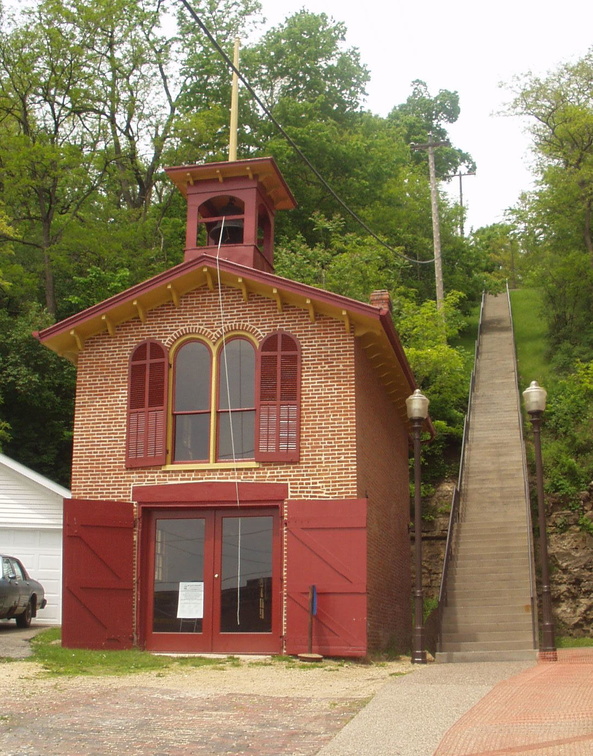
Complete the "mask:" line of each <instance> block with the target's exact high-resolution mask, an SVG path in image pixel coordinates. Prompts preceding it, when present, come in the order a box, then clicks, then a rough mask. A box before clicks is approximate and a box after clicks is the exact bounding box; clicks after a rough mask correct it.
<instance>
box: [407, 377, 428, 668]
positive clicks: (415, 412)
mask: <svg viewBox="0 0 593 756" xmlns="http://www.w3.org/2000/svg"><path fill="white" fill-rule="evenodd" d="M428 405H429V401H428V399H427V398H426V397H425V396H424V395H423V394H422V392H421V391H420V389H416V390H415V391H414V393H413V394H412V395H411V396H409V397H408V398H407V399H406V409H407V412H408V419H409V420H410V423H411V424H412V430H413V434H414V556H415V565H416V580H415V588H414V636H413V639H412V663H413V664H426V651H424V648H423V646H424V643H423V640H424V599H423V596H422V497H421V490H420V482H421V479H420V432H421V430H422V425H423V424H424V421H425V420H426V418H427V417H428Z"/></svg>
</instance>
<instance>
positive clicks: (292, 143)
mask: <svg viewBox="0 0 593 756" xmlns="http://www.w3.org/2000/svg"><path fill="white" fill-rule="evenodd" d="M180 2H181V3H182V5H183V6H184V7H185V9H186V10H187V12H188V13H189V14H190V16H191V17H192V18H193V20H194V21H195V22H196V24H198V26H199V27H200V29H201V30H202V31H203V32H204V34H205V35H206V36H207V37H208V39H209V40H210V42H211V43H212V44H213V45H214V47H215V48H216V50H217V52H218V53H219V55H220V56H221V57H222V58H223V60H224V62H225V63H226V65H227V66H228V67H229V68H230V69H231V70H232V72H233V73H234V74H235V75H236V76H237V77H238V78H239V79H240V80H241V81H242V82H243V84H244V86H245V88H246V89H247V91H248V92H249V94H250V95H251V96H252V97H253V99H254V100H255V102H256V103H257V104H258V105H259V107H260V108H261V109H262V110H263V112H264V113H265V115H266V116H267V117H268V118H269V119H270V121H271V122H272V123H273V124H274V126H275V127H276V128H277V129H278V131H279V132H280V133H281V134H282V136H283V137H284V138H285V139H286V141H287V142H288V143H289V144H290V146H291V147H292V148H293V150H294V151H295V152H296V153H297V155H298V156H299V157H300V158H301V160H302V161H303V162H304V163H305V164H306V165H307V167H308V168H309V170H311V171H312V172H313V173H314V174H315V176H316V178H317V179H318V180H319V181H320V182H321V184H322V185H323V187H324V188H325V189H327V191H328V192H329V193H330V194H331V196H332V197H333V198H334V199H335V200H336V202H337V203H338V204H339V205H340V206H341V207H342V208H343V209H344V210H345V211H346V212H347V213H348V214H349V215H350V216H351V217H352V218H354V220H355V221H356V222H357V223H358V224H359V225H360V226H361V227H362V228H364V230H365V231H366V232H367V233H368V234H369V235H370V236H372V237H373V239H375V241H378V242H379V244H381V245H382V246H383V247H386V248H387V249H388V250H389V251H390V252H392V253H393V254H394V255H397V257H401V258H402V259H403V260H407V261H408V262H411V263H414V264H415V265H431V264H432V263H433V262H434V260H415V259H414V258H412V257H408V256H407V255H404V254H402V253H401V252H398V251H397V250H396V249H394V248H393V247H392V246H391V245H389V244H387V242H384V241H383V239H381V238H380V237H379V236H377V234H376V233H375V232H374V231H373V230H372V229H371V228H370V227H369V226H368V225H367V224H366V223H365V222H364V221H363V220H362V218H360V216H358V215H357V214H356V213H355V212H354V210H352V209H351V208H350V207H349V206H348V205H347V204H346V203H345V202H344V200H343V199H342V198H341V197H340V196H339V195H338V194H337V193H336V192H335V191H334V190H333V188H332V187H331V186H330V185H329V184H328V183H327V181H326V180H325V179H324V178H323V176H322V175H321V173H320V172H319V171H318V170H317V168H316V167H315V166H314V165H313V163H312V162H311V161H310V160H309V158H308V157H307V156H306V155H305V154H304V152H303V151H302V150H301V148H300V147H299V146H298V145H297V143H296V142H295V141H294V139H292V137H291V136H290V135H289V134H287V133H286V131H285V130H284V128H283V127H282V125H281V124H280V123H279V122H278V121H277V120H276V118H275V117H274V115H272V113H271V111H270V109H269V108H268V107H267V105H265V104H264V102H263V101H262V99H261V98H260V97H259V95H258V94H257V92H256V91H255V90H254V89H253V87H252V86H251V84H250V83H249V82H248V81H247V79H246V78H245V77H244V76H243V74H242V73H241V72H240V71H239V69H238V68H237V67H236V66H235V65H234V63H233V61H232V60H231V59H230V58H229V56H228V55H227V54H226V52H225V51H224V50H223V48H222V47H221V46H220V45H219V43H218V41H217V40H216V38H215V37H214V36H213V34H212V33H211V32H210V30H209V29H208V27H207V26H206V25H205V24H204V23H203V21H202V20H201V18H200V17H199V16H198V14H197V13H196V11H195V10H194V9H193V8H192V6H191V5H190V4H189V2H188V1H187V0H180Z"/></svg>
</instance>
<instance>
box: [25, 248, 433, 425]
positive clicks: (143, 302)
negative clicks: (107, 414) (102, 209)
mask: <svg viewBox="0 0 593 756" xmlns="http://www.w3.org/2000/svg"><path fill="white" fill-rule="evenodd" d="M219 279H220V284H221V285H222V286H228V287H231V288H234V289H239V290H240V291H241V292H242V295H243V299H244V300H245V302H247V301H248V300H249V295H250V294H258V295H260V296H263V297H266V298H268V299H272V300H274V301H275V302H276V305H277V307H278V309H279V310H280V311H281V310H282V308H283V307H284V306H285V305H292V306H294V307H298V308H300V309H303V310H305V311H307V312H308V314H309V317H310V318H311V320H312V321H314V320H315V318H316V317H317V316H318V315H326V316H329V317H331V318H334V319H336V320H339V321H341V322H343V324H344V328H345V330H346V331H347V332H348V333H350V332H353V333H354V334H355V335H356V336H358V337H359V338H360V340H361V344H362V347H363V349H364V350H365V352H366V355H367V357H368V358H369V360H370V362H371V364H372V365H373V366H374V368H375V370H376V371H377V374H378V376H379V378H380V380H381V381H382V382H383V384H384V385H385V387H386V389H387V391H388V393H389V394H390V395H391V397H392V399H393V401H394V402H395V403H396V405H397V406H398V408H399V409H400V411H402V410H403V412H404V414H405V400H406V398H407V397H408V396H409V395H410V394H411V393H412V392H413V390H414V389H415V388H416V387H417V386H416V381H415V379H414V376H413V374H412V370H411V368H410V365H409V363H408V361H407V358H406V356H405V353H404V350H403V347H402V344H401V342H400V339H399V336H398V334H397V331H396V330H395V327H394V325H393V321H392V319H391V315H390V313H389V311H388V310H386V309H380V308H379V307H376V306H375V305H370V304H365V303H364V302H359V301H357V300H354V299H350V298H349V297H344V296H341V295H339V294H333V293H331V292H328V291H324V290H323V289H317V288H315V287H313V286H308V285H306V284H302V283H298V282H297V281H291V280H289V279H286V278H281V277H280V276H277V275H275V274H272V273H266V272H263V271H260V270H256V269H254V268H251V267H246V266H244V265H239V264H238V263H235V262H231V261H229V260H220V259H219V260H217V259H216V258H214V257H211V256H209V255H201V256H199V257H197V258H195V259H193V260H188V261H186V262H183V263H180V264H179V265H176V266H175V267H173V268H170V269H169V270H166V271H164V272H163V273H159V274H158V275H156V276H154V277H153V278H150V279H148V280H147V281H144V282H142V283H139V284H137V285H136V286H132V287H131V288H130V289H127V290H126V291H123V292H121V293H119V294H116V295H115V296H113V297H110V298H109V299H106V300H105V301H104V302H100V303H99V304H96V305H93V306H92V307H89V308H88V309H86V310H83V311H82V312H80V313H78V314H76V315H72V316H71V317H69V318H66V319H65V320H62V321H61V322H59V323H56V324H55V325H52V326H49V327H48V328H45V329H44V330H42V331H39V332H35V333H34V334H33V335H34V336H35V337H36V338H37V339H38V340H39V341H40V342H41V343H42V344H44V345H45V346H47V347H49V348H50V349H52V350H53V351H54V352H57V353H58V354H59V355H61V356H63V357H66V358H67V359H69V360H71V361H72V362H76V358H77V355H78V353H79V352H80V351H81V350H82V349H84V345H85V342H86V341H87V339H89V338H90V337H92V336H94V335H96V334H98V333H101V332H105V331H107V332H108V333H109V334H110V335H114V334H115V332H116V328H117V326H118V325H119V324H120V323H123V322H126V321H129V320H131V319H132V318H139V319H140V320H141V321H143V322H144V321H145V319H146V313H147V312H148V311H149V310H152V309H154V308H156V307H159V306H160V305H162V304H165V303H167V302H173V303H174V304H176V305H177V304H178V303H179V300H180V298H181V297H182V296H183V295H184V294H186V293H187V292H189V291H192V290H194V289H197V288H200V287H203V286H207V287H208V288H210V289H212V290H213V289H214V288H215V287H216V286H217V285H218V282H219ZM429 426H430V430H431V433H432V432H433V429H432V424H430V421H429Z"/></svg>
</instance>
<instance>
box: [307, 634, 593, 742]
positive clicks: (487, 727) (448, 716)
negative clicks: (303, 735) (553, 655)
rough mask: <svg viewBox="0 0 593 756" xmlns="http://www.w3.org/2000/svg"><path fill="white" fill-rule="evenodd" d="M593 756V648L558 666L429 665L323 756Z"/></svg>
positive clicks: (572, 652)
mask: <svg viewBox="0 0 593 756" xmlns="http://www.w3.org/2000/svg"><path fill="white" fill-rule="evenodd" d="M361 754H364V756H388V755H389V756H503V754H508V755H509V756H510V754H513V756H516V755H517V754H529V755H530V756H590V755H591V754H593V648H591V649H566V650H560V651H559V652H558V661H557V662H541V663H539V664H535V665H533V664H529V663H527V662H476V663H472V664H461V663H460V664H438V665H436V664H429V665H427V666H426V667H419V668H418V669H416V670H415V671H414V672H413V673H412V674H410V675H408V676H406V677H405V678H400V679H396V680H393V682H391V683H388V684H387V685H385V686H384V687H383V688H382V689H381V690H380V691H379V693H378V694H377V695H376V696H375V698H374V699H373V700H372V701H371V702H370V704H369V705H368V706H367V707H366V708H365V709H364V710H363V711H362V712H360V714H358V715H357V716H356V717H355V718H354V719H353V720H351V721H350V722H349V723H348V724H347V725H346V727H344V728H343V729H342V730H341V731H340V732H339V733H338V734H337V735H336V736H335V737H334V738H333V740H332V741H330V743H329V744H328V745H326V746H325V747H324V748H322V749H321V751H319V754H318V756H360V755H361Z"/></svg>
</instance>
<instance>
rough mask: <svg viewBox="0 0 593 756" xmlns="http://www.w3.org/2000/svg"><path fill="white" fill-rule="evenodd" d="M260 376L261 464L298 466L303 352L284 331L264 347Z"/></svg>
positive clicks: (258, 453) (257, 448)
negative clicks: (292, 463) (277, 463)
mask: <svg viewBox="0 0 593 756" xmlns="http://www.w3.org/2000/svg"><path fill="white" fill-rule="evenodd" d="M258 356H259V359H258V374H257V386H258V395H257V405H256V406H257V413H258V420H257V437H256V444H255V459H256V460H257V461H259V462H298V460H299V452H300V419H301V418H300V415H301V412H300V401H301V396H300V394H301V350H300V345H299V343H298V341H297V340H296V339H295V338H294V336H291V335H290V334H288V333H285V332H284V331H278V332H277V333H273V334H271V335H270V336H268V337H267V338H266V339H264V341H263V342H262V343H261V346H260V349H259V355H258Z"/></svg>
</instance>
